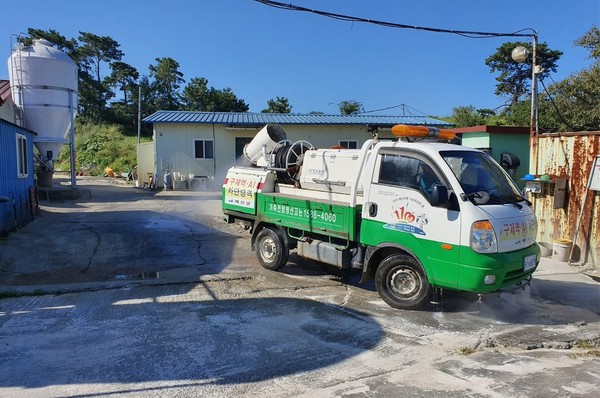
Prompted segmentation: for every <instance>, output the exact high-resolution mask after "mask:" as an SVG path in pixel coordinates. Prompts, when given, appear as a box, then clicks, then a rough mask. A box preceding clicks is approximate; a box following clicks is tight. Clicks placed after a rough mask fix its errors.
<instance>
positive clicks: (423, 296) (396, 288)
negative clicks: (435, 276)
mask: <svg viewBox="0 0 600 398" xmlns="http://www.w3.org/2000/svg"><path fill="white" fill-rule="evenodd" d="M375 286H376V287H377V293H379V296H380V297H381V298H382V299H383V301H385V302H386V303H387V304H388V305H389V306H391V307H393V308H398V309H401V310H411V309H416V308H419V307H421V306H423V305H424V304H425V303H427V302H428V300H429V298H430V297H431V285H430V284H429V281H428V280H427V275H426V274H425V271H424V270H423V267H421V265H420V264H419V263H418V262H417V261H416V260H415V259H414V258H412V257H411V256H407V255H404V254H393V255H391V256H388V257H386V258H385V259H384V260H383V261H382V262H381V264H379V267H377V271H376V272H375Z"/></svg>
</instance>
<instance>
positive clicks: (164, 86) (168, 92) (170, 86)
mask: <svg viewBox="0 0 600 398" xmlns="http://www.w3.org/2000/svg"><path fill="white" fill-rule="evenodd" d="M155 60H156V65H150V66H149V68H148V69H149V71H150V77H151V78H152V79H153V82H152V89H153V90H155V94H154V95H155V97H154V107H155V108H156V109H159V110H176V109H179V105H180V94H179V88H180V87H181V84H182V83H185V79H184V78H183V73H181V72H180V71H179V63H178V62H177V61H175V60H174V59H173V58H169V57H166V58H156V59H155Z"/></svg>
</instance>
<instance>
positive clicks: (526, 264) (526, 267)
mask: <svg viewBox="0 0 600 398" xmlns="http://www.w3.org/2000/svg"><path fill="white" fill-rule="evenodd" d="M536 264H537V256H536V255H535V254H530V255H529V256H525V258H523V271H525V272H527V271H531V270H532V269H534V268H535V266H536Z"/></svg>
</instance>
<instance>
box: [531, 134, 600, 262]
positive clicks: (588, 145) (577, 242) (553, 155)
mask: <svg viewBox="0 0 600 398" xmlns="http://www.w3.org/2000/svg"><path fill="white" fill-rule="evenodd" d="M538 143H539V145H538V147H539V152H538V154H537V164H536V165H532V169H531V172H532V174H535V175H543V174H548V175H549V177H550V181H549V182H540V185H541V190H540V192H539V193H534V194H532V195H531V196H530V198H531V199H532V201H533V203H534V206H535V213H536V216H537V218H538V222H539V230H538V241H539V242H544V243H546V244H548V245H553V244H554V242H555V241H556V240H563V241H570V242H571V245H572V247H573V253H572V254H573V256H572V258H571V259H572V260H573V262H577V263H586V264H591V265H593V266H595V267H596V268H600V191H598V190H597V188H596V190H594V189H590V188H589V186H588V184H589V182H590V174H591V172H592V168H593V166H594V165H596V167H598V160H596V159H597V158H598V157H599V156H600V132H598V131H596V132H589V131H585V132H579V133H557V134H542V135H540V136H539V139H538ZM533 158H536V157H534V156H532V159H533Z"/></svg>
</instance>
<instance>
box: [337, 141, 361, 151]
mask: <svg viewBox="0 0 600 398" xmlns="http://www.w3.org/2000/svg"><path fill="white" fill-rule="evenodd" d="M340 146H343V147H344V148H346V149H358V140H345V141H340Z"/></svg>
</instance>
